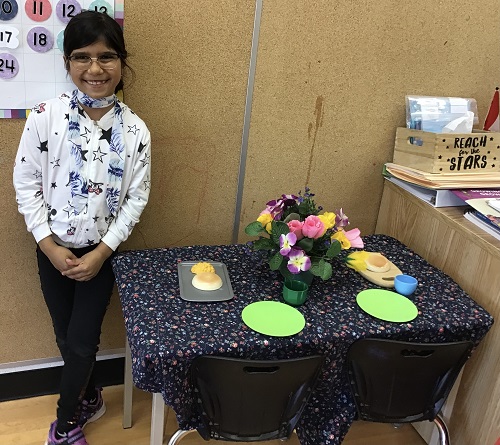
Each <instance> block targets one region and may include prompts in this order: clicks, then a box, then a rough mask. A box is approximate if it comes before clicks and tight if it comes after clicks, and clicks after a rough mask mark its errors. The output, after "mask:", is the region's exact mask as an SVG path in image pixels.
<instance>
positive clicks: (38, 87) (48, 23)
mask: <svg viewBox="0 0 500 445" xmlns="http://www.w3.org/2000/svg"><path fill="white" fill-rule="evenodd" d="M82 10H96V11H101V12H105V13H107V14H109V15H110V16H111V17H113V18H114V19H115V20H116V21H117V22H118V23H119V24H120V25H121V26H123V19H124V14H123V10H124V0H114V1H113V0H0V118H25V117H26V116H27V114H28V113H29V110H30V109H31V108H32V107H33V106H34V105H36V104H37V103H38V102H42V101H44V100H47V99H51V98H53V97H56V96H57V95H58V94H60V93H63V92H64V91H68V90H72V89H74V88H75V87H74V85H73V83H72V82H71V78H70V77H69V76H68V75H67V72H66V69H65V67H64V61H63V32H64V27H65V26H66V24H67V23H68V22H69V20H70V19H71V17H73V16H74V15H76V14H78V13H79V12H80V11H82Z"/></svg>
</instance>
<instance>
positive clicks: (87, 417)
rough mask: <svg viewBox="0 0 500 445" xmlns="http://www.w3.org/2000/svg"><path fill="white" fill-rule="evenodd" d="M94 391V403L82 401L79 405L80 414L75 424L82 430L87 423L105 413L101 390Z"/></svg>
mask: <svg viewBox="0 0 500 445" xmlns="http://www.w3.org/2000/svg"><path fill="white" fill-rule="evenodd" d="M96 391H97V399H96V401H95V402H94V403H90V402H88V401H87V400H82V403H81V404H80V414H79V416H78V420H77V422H76V423H77V425H78V426H79V427H80V428H81V429H82V430H83V428H84V427H85V425H87V423H90V422H95V421H96V420H98V419H100V418H101V417H102V416H103V415H104V413H105V412H106V405H105V404H104V400H103V399H102V388H96Z"/></svg>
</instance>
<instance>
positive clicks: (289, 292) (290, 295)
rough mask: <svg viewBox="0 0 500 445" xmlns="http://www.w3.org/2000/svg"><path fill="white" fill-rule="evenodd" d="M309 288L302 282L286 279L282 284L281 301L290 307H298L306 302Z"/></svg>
mask: <svg viewBox="0 0 500 445" xmlns="http://www.w3.org/2000/svg"><path fill="white" fill-rule="evenodd" d="M308 291H309V286H308V285H307V284H306V283H304V282H303V281H298V280H290V279H286V280H285V283H284V284H283V299H284V300H285V302H286V303H288V304H290V305H292V306H300V305H301V304H304V303H305V301H306V300H307V292H308Z"/></svg>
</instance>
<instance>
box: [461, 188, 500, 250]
mask: <svg viewBox="0 0 500 445" xmlns="http://www.w3.org/2000/svg"><path fill="white" fill-rule="evenodd" d="M452 192H453V193H454V194H455V195H456V196H457V197H458V198H460V199H462V200H463V201H464V202H465V203H466V204H467V205H469V206H470V207H472V210H467V211H466V212H465V213H464V216H465V218H466V219H467V220H469V221H470V222H471V223H473V224H475V225H476V226H478V227H480V228H481V229H483V230H484V231H485V232H488V233H489V234H490V235H492V236H494V237H495V238H496V239H498V240H500V189H484V190H481V189H469V190H464V189H462V190H452Z"/></svg>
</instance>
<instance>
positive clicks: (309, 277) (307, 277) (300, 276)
mask: <svg viewBox="0 0 500 445" xmlns="http://www.w3.org/2000/svg"><path fill="white" fill-rule="evenodd" d="M279 271H280V273H281V275H282V276H283V278H284V279H285V280H286V279H287V278H288V279H290V280H296V281H303V282H304V283H306V284H307V285H308V286H309V287H311V283H312V281H313V278H314V275H313V274H312V272H311V271H310V270H306V271H302V272H299V273H292V272H290V271H289V270H288V268H287V267H286V262H284V264H282V265H281V266H280V268H279Z"/></svg>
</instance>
